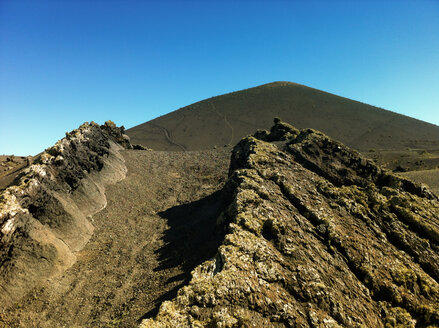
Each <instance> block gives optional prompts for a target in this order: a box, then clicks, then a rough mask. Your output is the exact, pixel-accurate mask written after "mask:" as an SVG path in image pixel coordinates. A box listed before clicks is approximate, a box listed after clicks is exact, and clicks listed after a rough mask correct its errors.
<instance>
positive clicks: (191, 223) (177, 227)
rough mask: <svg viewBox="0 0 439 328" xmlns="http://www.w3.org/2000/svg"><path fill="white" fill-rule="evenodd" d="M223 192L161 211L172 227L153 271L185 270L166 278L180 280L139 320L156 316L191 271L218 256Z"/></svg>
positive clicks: (166, 235) (222, 230) (187, 278)
mask: <svg viewBox="0 0 439 328" xmlns="http://www.w3.org/2000/svg"><path fill="white" fill-rule="evenodd" d="M222 195H223V194H222V190H219V191H217V192H215V193H213V194H211V195H209V196H207V197H205V198H202V199H200V200H198V201H195V202H191V203H187V204H183V205H179V206H175V207H172V208H169V209H168V210H166V211H163V212H161V213H159V215H160V216H161V217H162V218H164V219H166V220H167V222H168V225H169V229H168V230H167V231H166V234H165V236H164V237H163V238H164V241H165V246H163V247H162V248H160V249H159V250H158V251H157V252H158V255H159V260H160V266H159V267H158V268H156V269H155V270H154V271H161V270H166V269H171V268H174V267H180V268H181V269H182V270H183V273H182V274H179V275H176V276H174V277H171V278H170V279H169V280H168V281H167V283H171V282H175V281H181V283H180V284H178V285H177V286H176V287H174V288H173V289H172V290H170V291H169V292H168V293H166V294H164V295H163V296H161V297H160V298H159V299H157V300H156V302H155V303H156V304H155V307H154V309H152V310H151V311H149V312H147V313H145V314H144V315H143V316H142V318H141V319H140V320H142V319H146V318H151V317H153V316H155V315H156V314H157V313H158V310H159V307H160V305H161V303H163V301H166V300H170V299H172V298H174V297H175V296H176V295H177V292H178V290H179V289H180V288H181V287H182V286H183V285H185V284H187V283H188V282H189V279H190V273H191V271H192V270H193V269H194V268H195V267H196V266H197V265H199V264H201V263H202V262H204V261H206V260H208V259H210V258H212V257H213V256H214V255H215V253H216V251H217V250H218V247H219V245H220V244H221V242H222V241H223V239H224V229H223V227H222V226H218V225H217V223H216V221H217V218H218V217H219V215H220V213H221V211H222V208H223V206H222V205H223V197H222Z"/></svg>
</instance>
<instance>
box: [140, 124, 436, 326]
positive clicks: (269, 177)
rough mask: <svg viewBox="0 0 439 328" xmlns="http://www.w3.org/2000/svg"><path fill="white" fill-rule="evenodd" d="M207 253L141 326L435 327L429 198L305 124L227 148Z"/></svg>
mask: <svg viewBox="0 0 439 328" xmlns="http://www.w3.org/2000/svg"><path fill="white" fill-rule="evenodd" d="M229 175H230V178H229V181H228V183H227V185H226V187H225V192H226V194H227V195H228V197H229V198H228V205H227V208H226V209H225V211H224V212H223V213H222V215H220V216H219V218H218V221H217V222H218V224H220V225H225V226H227V229H228V233H227V234H226V236H225V238H224V241H223V243H222V245H221V246H220V247H219V249H218V252H217V254H216V256H215V257H214V258H213V259H212V260H210V261H206V262H204V263H203V264H202V265H200V266H198V267H197V268H196V269H195V270H194V271H193V272H192V279H191V281H190V283H189V284H188V285H187V286H185V287H183V288H182V289H181V290H180V291H179V293H178V295H177V297H176V298H175V299H174V300H172V301H167V302H164V303H163V304H162V305H161V307H160V311H159V313H158V315H157V316H156V317H155V318H154V319H148V320H145V321H143V323H142V324H141V327H143V328H145V327H241V326H244V327H250V326H255V327H427V326H429V327H437V326H438V322H439V305H438V304H439V284H438V281H439V246H438V245H439V219H438V216H439V202H438V199H437V197H436V196H435V195H434V194H432V193H431V192H429V191H428V190H427V189H425V188H424V187H422V186H420V185H417V184H414V183H412V182H411V181H409V180H405V179H402V178H399V177H397V176H394V175H392V174H390V173H389V172H387V171H386V170H383V169H382V168H380V167H377V166H376V165H375V164H374V163H373V162H372V161H370V160H367V159H365V158H363V157H361V156H360V155H359V154H358V153H356V152H355V151H352V150H350V149H348V148H347V147H345V146H343V145H342V144H340V143H338V142H335V141H333V140H331V139H330V138H328V137H327V136H325V135H323V134H322V133H320V132H317V131H314V130H304V131H298V130H296V129H295V128H293V127H291V126H289V125H287V124H284V123H282V122H276V124H275V126H274V127H273V129H272V131H271V132H270V133H268V132H259V133H257V134H256V135H255V136H254V137H247V138H245V139H243V140H242V141H241V142H240V143H239V144H238V145H237V146H236V147H235V149H234V151H233V155H232V161H231V167H230V173H229Z"/></svg>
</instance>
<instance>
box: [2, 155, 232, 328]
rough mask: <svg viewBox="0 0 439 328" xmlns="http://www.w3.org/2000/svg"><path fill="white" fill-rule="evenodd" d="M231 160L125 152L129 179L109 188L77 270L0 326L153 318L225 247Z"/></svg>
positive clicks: (32, 296) (5, 316)
mask: <svg viewBox="0 0 439 328" xmlns="http://www.w3.org/2000/svg"><path fill="white" fill-rule="evenodd" d="M229 153H230V148H221V149H219V150H210V151H194V152H192V151H191V152H156V151H133V150H127V151H123V155H124V158H125V160H126V165H127V167H128V175H127V177H126V179H125V180H123V181H121V182H119V183H117V184H115V185H112V186H109V187H108V188H107V191H106V195H107V200H108V204H107V207H106V208H105V209H104V210H102V211H101V212H100V213H98V214H96V215H94V216H93V218H92V221H93V224H94V225H95V233H94V235H93V237H92V239H91V240H90V242H89V243H88V244H87V246H86V247H84V249H82V250H81V251H80V252H78V253H77V257H78V260H77V262H76V263H75V264H74V265H73V266H72V267H71V268H70V269H69V270H67V271H66V272H65V273H64V274H63V275H62V276H61V277H59V278H56V279H52V280H49V281H47V282H46V283H45V284H44V285H43V286H41V287H39V288H37V289H34V290H32V291H31V292H29V293H28V294H27V295H26V297H24V298H23V299H22V300H21V301H20V302H19V303H17V304H15V305H14V306H13V307H12V308H10V309H8V310H6V311H4V312H3V313H1V314H0V326H7V327H91V326H93V327H112V326H115V327H132V326H135V325H136V324H137V323H139V322H140V320H141V319H143V318H147V317H151V316H153V315H155V314H156V312H157V310H158V306H159V305H160V304H161V303H162V301H163V300H166V299H171V298H173V297H174V296H175V295H176V292H177V290H178V289H179V288H180V287H181V286H182V285H183V284H184V283H185V282H187V280H188V279H189V274H190V271H191V270H192V269H193V268H194V267H195V266H197V265H198V264H200V263H202V262H203V261H204V260H206V259H208V258H210V257H212V256H213V255H214V254H215V252H216V251H217V248H218V245H219V244H220V242H221V241H222V239H223V235H222V232H221V231H216V228H215V227H216V225H215V220H216V218H217V216H218V213H219V211H220V209H221V205H222V197H221V194H220V192H219V190H220V189H221V188H222V186H223V184H224V182H225V180H226V176H227V170H228V166H229Z"/></svg>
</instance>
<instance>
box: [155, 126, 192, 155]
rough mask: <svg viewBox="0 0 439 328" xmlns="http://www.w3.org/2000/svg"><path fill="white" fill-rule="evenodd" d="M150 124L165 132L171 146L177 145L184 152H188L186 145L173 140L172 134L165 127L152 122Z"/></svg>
mask: <svg viewBox="0 0 439 328" xmlns="http://www.w3.org/2000/svg"><path fill="white" fill-rule="evenodd" d="M149 124H150V125H152V126H154V127H156V128H158V129H160V130H161V131H162V132H163V135H164V136H165V139H166V141H167V142H168V143H170V144H171V145H175V146H177V147H180V148H181V149H182V150H183V151H187V148H186V146H185V145H183V144H180V143H178V142H176V141H174V140H173V139H172V136H171V133H170V132H169V131H168V129H166V128H165V127H163V126H160V125H157V124H154V123H151V122H149Z"/></svg>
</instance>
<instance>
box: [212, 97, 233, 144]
mask: <svg viewBox="0 0 439 328" xmlns="http://www.w3.org/2000/svg"><path fill="white" fill-rule="evenodd" d="M210 104H211V105H212V108H213V110H214V112H215V113H216V114H217V115H218V116H219V117H221V118H222V119H223V120H224V124H225V125H226V126H227V127H228V128H229V129H230V139H229V142H228V144H229V145H231V144H232V141H233V138H234V136H235V130H234V129H233V126H232V124H230V122H229V121H228V120H227V116H226V114H221V113H220V112H219V111H218V110H217V109H216V107H215V104H214V103H213V102H211V103H210Z"/></svg>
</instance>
